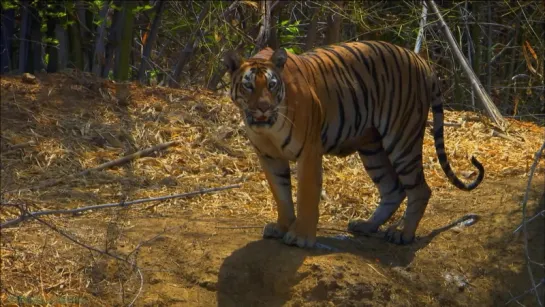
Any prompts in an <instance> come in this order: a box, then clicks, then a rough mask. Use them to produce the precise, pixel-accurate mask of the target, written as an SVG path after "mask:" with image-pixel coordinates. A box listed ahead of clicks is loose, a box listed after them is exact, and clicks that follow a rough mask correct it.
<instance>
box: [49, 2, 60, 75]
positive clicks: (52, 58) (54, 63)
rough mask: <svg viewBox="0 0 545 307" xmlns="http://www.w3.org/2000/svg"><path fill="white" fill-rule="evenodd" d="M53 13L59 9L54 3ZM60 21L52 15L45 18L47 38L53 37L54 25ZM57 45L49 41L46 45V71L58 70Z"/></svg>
mask: <svg viewBox="0 0 545 307" xmlns="http://www.w3.org/2000/svg"><path fill="white" fill-rule="evenodd" d="M52 10H53V12H54V13H58V12H59V10H60V6H59V5H54V6H53V8H52ZM59 23H60V20H59V19H58V18H57V17H54V16H48V19H47V23H46V26H47V30H46V36H47V38H55V27H56V26H57V24H59ZM59 47H60V46H59V45H57V46H53V45H51V43H49V44H48V45H47V47H46V53H47V54H49V61H48V62H47V68H46V71H47V72H48V73H53V72H57V71H58V70H59V50H58V49H59Z"/></svg>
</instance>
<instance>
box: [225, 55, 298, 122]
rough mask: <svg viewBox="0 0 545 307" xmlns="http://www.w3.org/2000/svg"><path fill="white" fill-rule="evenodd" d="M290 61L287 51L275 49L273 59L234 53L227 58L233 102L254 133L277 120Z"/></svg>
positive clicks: (284, 93)
mask: <svg viewBox="0 0 545 307" xmlns="http://www.w3.org/2000/svg"><path fill="white" fill-rule="evenodd" d="M287 58H288V56H287V54H286V51H285V50H284V49H278V50H276V51H275V52H274V53H273V54H272V56H271V57H270V59H263V58H257V57H254V58H250V59H243V58H242V57H240V55H239V54H238V53H236V52H234V51H230V52H227V53H226V54H225V56H224V59H223V62H224V64H225V65H226V66H227V69H228V71H229V73H230V75H231V99H232V100H233V102H234V103H235V104H236V105H237V106H238V107H239V108H240V110H241V111H242V115H243V117H244V121H245V123H246V125H248V127H250V128H251V129H253V130H256V129H263V128H270V127H272V126H273V125H274V124H275V123H276V121H277V120H278V114H279V112H281V108H280V105H281V103H282V102H283V101H284V97H285V95H286V89H285V84H284V81H283V79H282V70H283V68H284V64H285V63H286V60H287Z"/></svg>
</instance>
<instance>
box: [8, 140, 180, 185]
mask: <svg viewBox="0 0 545 307" xmlns="http://www.w3.org/2000/svg"><path fill="white" fill-rule="evenodd" d="M177 144H178V141H170V142H166V143H161V144H158V145H155V146H153V147H150V148H146V149H142V150H139V151H137V152H135V153H132V154H130V155H128V156H124V157H122V158H119V159H116V160H113V161H110V162H106V163H103V164H100V165H99V166H97V167H93V168H89V169H86V170H84V171H81V172H79V173H77V174H72V175H68V176H66V177H64V178H58V179H50V180H45V181H43V182H42V183H40V184H38V185H36V186H34V187H30V188H26V189H14V190H9V191H6V192H5V193H10V192H14V191H18V190H37V189H43V188H48V187H51V186H54V185H57V184H60V183H62V182H64V181H66V180H69V179H73V178H76V177H83V176H87V175H89V174H90V173H92V172H98V171H101V170H104V169H107V168H111V167H114V166H119V165H122V164H125V163H127V162H130V161H132V160H136V159H139V158H142V157H145V156H148V155H150V154H152V153H153V152H155V151H159V150H163V149H166V148H169V147H171V146H174V145H177Z"/></svg>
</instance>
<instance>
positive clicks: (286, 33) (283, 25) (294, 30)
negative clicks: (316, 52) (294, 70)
mask: <svg viewBox="0 0 545 307" xmlns="http://www.w3.org/2000/svg"><path fill="white" fill-rule="evenodd" d="M300 23H301V22H300V21H299V20H295V21H291V20H283V21H281V22H280V24H279V25H278V30H279V31H278V35H279V36H280V45H281V46H291V47H288V48H285V49H286V50H287V51H288V52H291V53H295V54H300V53H302V52H303V49H302V48H301V47H300V46H298V45H295V44H294V43H296V42H299V41H300V37H301V33H300V31H299V27H300V26H299V24H300Z"/></svg>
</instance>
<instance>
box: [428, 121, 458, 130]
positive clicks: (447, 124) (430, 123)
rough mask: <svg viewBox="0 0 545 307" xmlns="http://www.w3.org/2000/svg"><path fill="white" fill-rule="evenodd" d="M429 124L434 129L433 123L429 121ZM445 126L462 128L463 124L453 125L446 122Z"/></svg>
mask: <svg viewBox="0 0 545 307" xmlns="http://www.w3.org/2000/svg"><path fill="white" fill-rule="evenodd" d="M427 124H428V125H430V126H432V127H433V121H431V120H428V121H427ZM443 126H445V127H457V128H460V127H462V124H460V123H453V122H444V123H443Z"/></svg>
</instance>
